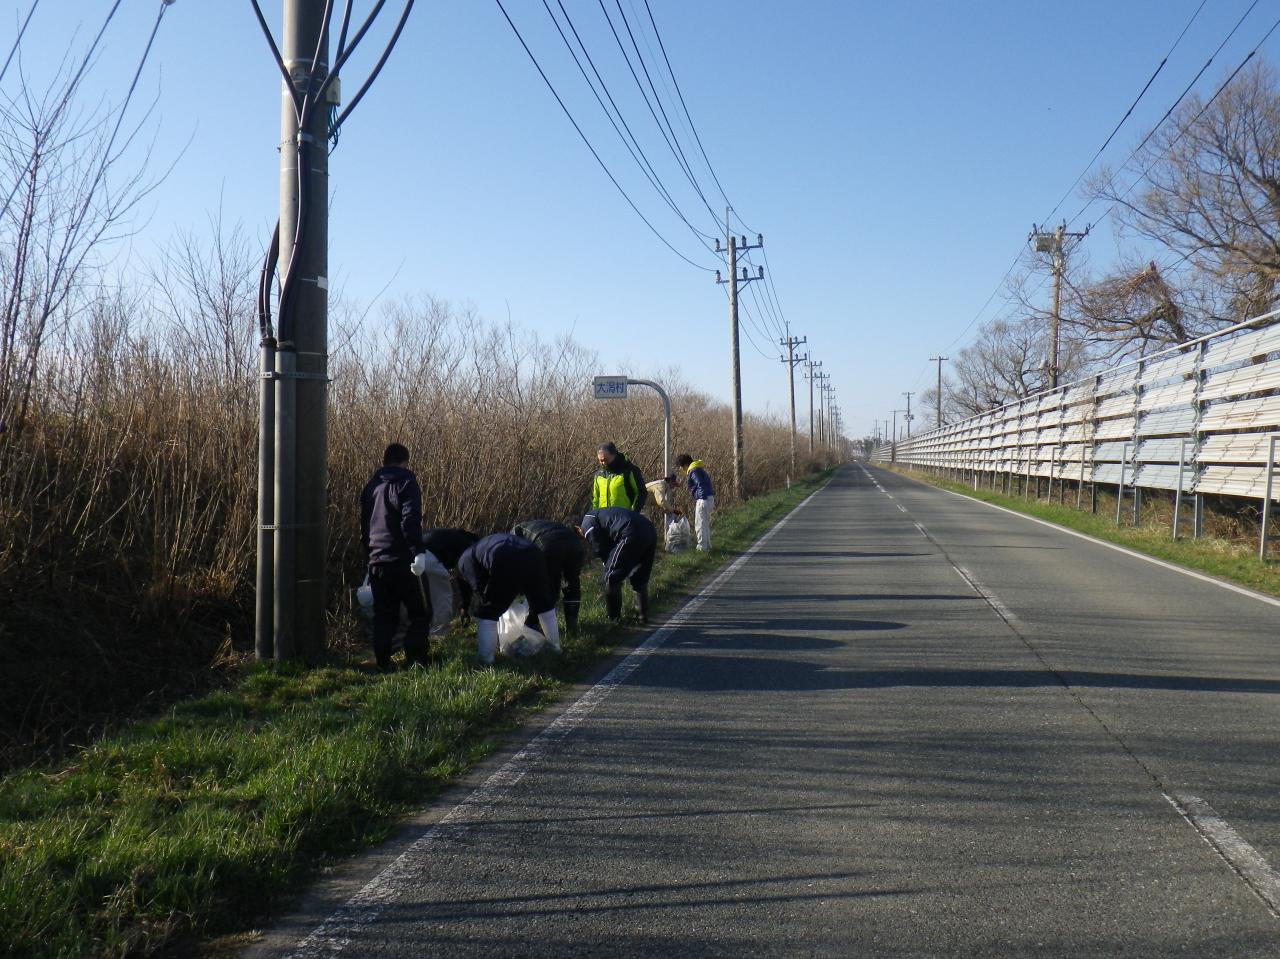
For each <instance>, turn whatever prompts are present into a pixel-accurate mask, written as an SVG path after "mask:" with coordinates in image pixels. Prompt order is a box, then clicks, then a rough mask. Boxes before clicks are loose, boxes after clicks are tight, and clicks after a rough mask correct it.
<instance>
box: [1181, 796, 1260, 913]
mask: <svg viewBox="0 0 1280 959" xmlns="http://www.w3.org/2000/svg"><path fill="white" fill-rule="evenodd" d="M1163 796H1164V798H1165V799H1167V800H1168V801H1169V804H1170V805H1171V806H1173V808H1174V809H1176V810H1177V811H1178V815H1180V816H1181V817H1182V818H1183V819H1185V820H1186V821H1187V822H1188V823H1189V824H1190V825H1191V828H1192V829H1194V830H1195V831H1196V832H1198V833H1199V834H1200V838H1201V839H1203V840H1204V841H1205V842H1206V843H1208V844H1209V845H1210V846H1211V847H1213V850H1214V851H1215V852H1216V853H1217V854H1218V855H1219V856H1221V857H1222V858H1223V859H1224V860H1226V863H1227V865H1228V866H1230V867H1231V868H1232V870H1234V871H1235V872H1236V873H1237V874H1238V875H1239V876H1240V878H1241V879H1243V880H1244V881H1245V884H1246V885H1247V886H1248V887H1249V888H1250V889H1252V890H1253V891H1254V893H1256V894H1257V896H1258V898H1259V899H1261V900H1262V901H1263V902H1264V903H1266V905H1267V908H1268V910H1269V911H1270V912H1271V914H1272V915H1273V916H1275V917H1276V918H1277V919H1280V874H1277V873H1276V871H1275V869H1273V868H1272V867H1271V864H1270V863H1268V862H1267V860H1266V859H1264V858H1263V857H1262V854H1261V853H1259V852H1258V850H1256V849H1254V848H1253V846H1251V845H1249V843H1248V842H1246V841H1245V840H1244V839H1242V838H1241V836H1240V834H1239V833H1237V832H1236V831H1235V830H1234V829H1232V828H1231V826H1230V824H1228V823H1227V821H1226V820H1225V819H1223V818H1222V817H1221V816H1219V815H1218V814H1217V812H1215V811H1214V808H1213V807H1212V806H1210V805H1209V804H1208V803H1207V802H1205V801H1204V800H1203V799H1200V798H1199V797H1197V796H1191V795H1188V794H1186V793H1172V794H1170V793H1163Z"/></svg>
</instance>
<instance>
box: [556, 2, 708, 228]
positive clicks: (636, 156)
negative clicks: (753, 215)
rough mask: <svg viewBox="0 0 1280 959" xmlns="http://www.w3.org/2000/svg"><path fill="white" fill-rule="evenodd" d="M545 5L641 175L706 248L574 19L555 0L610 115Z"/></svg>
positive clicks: (574, 60)
mask: <svg viewBox="0 0 1280 959" xmlns="http://www.w3.org/2000/svg"><path fill="white" fill-rule="evenodd" d="M542 5H543V7H544V8H545V9H546V11H547V15H548V16H550V17H551V20H552V22H553V23H555V25H556V30H557V31H558V32H559V33H560V39H561V40H563V41H564V44H565V47H566V48H567V49H568V51H569V55H570V56H571V57H573V62H574V63H575V64H576V65H577V67H578V72H579V73H581V74H582V78H583V79H584V80H586V81H587V86H589V87H590V88H591V92H592V94H593V95H594V96H595V98H596V102H597V103H599V104H600V109H601V110H603V111H604V114H605V116H606V117H607V118H608V120H609V123H610V125H611V126H612V127H613V130H614V132H615V133H617V134H618V138H619V139H620V140H622V145H623V146H624V147H626V148H627V152H628V153H630V154H631V158H632V159H633V160H635V162H636V165H637V166H639V167H640V172H642V173H643V174H644V175H645V177H646V178H647V179H648V180H649V182H650V183H651V184H652V185H653V188H654V189H655V190H657V191H658V194H659V195H660V196H661V197H662V199H663V200H664V201H665V202H666V204H667V206H669V207H670V208H671V210H672V211H673V212H674V213H675V215H676V216H678V217H679V218H680V219H681V220H683V221H684V224H685V226H687V227H688V228H689V229H690V230H692V231H693V232H694V235H695V236H697V237H698V238H699V242H702V243H703V245H704V246H705V245H706V243H705V241H706V240H707V239H711V235H710V234H709V233H704V232H703V231H701V230H699V229H698V228H697V227H696V226H694V225H693V223H691V222H690V221H689V218H688V217H686V216H685V215H684V212H683V211H682V210H681V209H680V207H679V206H678V205H677V204H676V201H675V199H674V198H673V197H672V195H671V191H670V190H668V189H667V187H666V185H665V184H664V183H663V182H662V178H661V177H660V176H659V175H658V172H657V170H656V169H655V168H654V166H653V163H652V162H651V161H650V160H649V157H648V156H647V155H646V154H645V152H644V148H643V147H641V146H640V141H639V140H638V139H637V138H636V135H635V133H634V132H633V131H632V129H631V126H630V125H629V124H628V123H627V120H626V117H624V116H623V115H622V110H621V109H620V108H619V107H618V104H617V101H616V100H614V98H613V94H612V93H610V92H609V86H608V84H606V83H605V81H604V77H602V76H601V75H600V71H599V70H598V69H596V65H595V61H594V60H593V59H592V57H591V54H590V52H588V50H587V47H586V44H585V43H583V42H582V37H581V36H579V34H578V28H577V27H575V26H574V23H573V19H572V18H571V17H570V16H569V12H568V11H567V10H565V8H564V4H563V3H562V2H561V0H556V5H557V6H559V8H560V12H561V13H562V14H563V15H564V18H565V21H566V22H567V23H568V24H569V30H570V32H572V33H573V37H574V39H575V40H577V42H578V46H579V47H581V48H582V53H583V56H585V57H586V59H587V63H588V64H589V65H590V67H591V71H592V73H594V74H595V77H596V80H597V81H598V82H599V84H600V88H601V89H602V90H603V91H604V95H605V97H607V98H608V100H609V103H610V104H611V105H612V106H613V112H610V110H609V108H608V107H606V106H605V104H604V100H602V99H601V97H600V93H599V92H598V91H597V90H596V84H595V83H593V82H592V80H591V77H589V76H588V75H587V71H586V69H585V68H584V67H583V66H582V61H581V60H580V59H579V58H578V54H577V51H576V50H574V48H573V44H571V43H570V42H569V38H568V37H567V36H566V35H565V32H564V29H563V28H562V27H561V26H560V21H559V19H558V18H557V17H556V15H555V13H554V11H552V9H551V5H550V4H549V3H548V2H547V0H542ZM614 113H616V114H617V117H618V118H617V120H615V119H614ZM619 122H621V124H622V128H621V129H620V128H619V127H618V123H619ZM624 129H625V130H626V135H623V132H622V131H623V130H624ZM628 136H629V137H630V140H628V138H627V137H628ZM633 144H634V146H633ZM708 249H710V247H708Z"/></svg>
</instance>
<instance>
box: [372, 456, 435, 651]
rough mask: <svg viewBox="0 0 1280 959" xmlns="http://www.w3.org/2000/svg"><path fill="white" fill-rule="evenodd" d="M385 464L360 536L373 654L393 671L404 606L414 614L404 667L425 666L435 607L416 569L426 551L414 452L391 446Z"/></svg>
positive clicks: (407, 635) (376, 478)
mask: <svg viewBox="0 0 1280 959" xmlns="http://www.w3.org/2000/svg"><path fill="white" fill-rule="evenodd" d="M382 463H383V465H382V468H381V469H380V470H378V471H377V472H375V473H374V474H373V476H372V478H371V479H370V480H369V482H368V483H367V484H365V488H364V491H363V492H362V493H361V494H360V535H361V539H362V541H363V542H364V548H365V552H366V553H367V554H368V556H369V586H370V588H371V589H372V590H373V655H374V658H375V659H376V660H377V661H378V668H379V669H381V670H383V671H386V670H389V669H390V668H391V640H392V637H393V636H395V633H396V628H397V627H398V626H399V624H400V606H401V605H402V604H403V605H404V607H405V609H406V610H408V613H409V624H408V628H407V630H406V632H405V637H404V656H405V663H406V665H412V664H414V663H423V664H425V662H426V658H427V650H428V647H427V642H428V640H427V634H428V631H429V630H430V628H431V607H430V605H429V603H428V602H427V600H426V597H425V596H424V595H423V592H422V582H421V581H420V580H419V579H418V577H417V576H415V575H414V572H413V570H412V568H411V567H412V564H413V560H414V557H415V556H416V555H417V554H418V553H420V552H421V551H422V491H421V490H420V489H419V488H418V478H417V477H416V476H414V475H413V473H412V472H410V471H409V469H407V465H408V463H409V451H408V450H407V449H405V448H404V447H403V446H401V445H400V444H399V443H392V444H391V445H390V446H388V447H387V450H386V453H385V454H384V455H383V457H382Z"/></svg>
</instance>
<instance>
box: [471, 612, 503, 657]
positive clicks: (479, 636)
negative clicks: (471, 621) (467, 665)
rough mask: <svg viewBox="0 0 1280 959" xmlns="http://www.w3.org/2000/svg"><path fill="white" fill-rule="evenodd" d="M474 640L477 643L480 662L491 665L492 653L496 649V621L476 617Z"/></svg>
mask: <svg viewBox="0 0 1280 959" xmlns="http://www.w3.org/2000/svg"><path fill="white" fill-rule="evenodd" d="M476 641H477V643H478V645H479V652H480V662H482V663H484V664H485V665H486V666H491V665H493V655H494V653H496V652H497V651H498V621H497V620H496V619H477V620H476Z"/></svg>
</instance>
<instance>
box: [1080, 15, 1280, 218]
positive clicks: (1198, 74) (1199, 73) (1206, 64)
mask: <svg viewBox="0 0 1280 959" xmlns="http://www.w3.org/2000/svg"><path fill="white" fill-rule="evenodd" d="M1257 5H1258V0H1253V2H1252V3H1251V4H1249V6H1248V9H1246V10H1245V12H1244V13H1242V14H1241V15H1240V19H1239V20H1237V21H1236V25H1235V26H1234V27H1232V28H1231V32H1230V33H1228V34H1227V35H1226V37H1225V38H1224V39H1223V41H1222V42H1221V43H1220V44H1218V47H1217V49H1216V50H1214V51H1213V53H1211V54H1210V55H1209V59H1208V60H1206V61H1205V62H1204V66H1202V67H1201V68H1200V69H1199V70H1198V71H1197V72H1196V75H1195V76H1194V77H1192V78H1191V82H1190V83H1188V84H1187V85H1186V87H1185V88H1184V89H1183V91H1182V92H1181V93H1180V94H1178V99H1176V100H1174V101H1173V105H1172V106H1171V107H1169V109H1168V110H1166V111H1165V113H1164V116H1162V117H1161V118H1160V120H1159V121H1158V122H1157V123H1156V125H1155V126H1153V127H1152V128H1151V129H1150V130H1149V131H1147V135H1146V136H1144V137H1143V138H1142V141H1141V142H1140V143H1139V144H1138V145H1137V146H1136V147H1134V148H1133V151H1132V152H1131V153H1130V154H1129V156H1128V158H1126V159H1125V161H1124V163H1122V164H1121V165H1120V169H1122V170H1123V169H1124V168H1125V167H1127V166H1128V165H1129V163H1130V162H1131V161H1132V160H1133V159H1134V157H1136V156H1137V155H1138V154H1139V153H1140V152H1141V151H1142V148H1143V147H1145V146H1146V145H1147V143H1148V141H1150V139H1151V138H1152V137H1153V136H1155V134H1156V131H1157V130H1159V129H1160V128H1161V127H1162V126H1164V122H1165V121H1166V120H1168V119H1169V117H1171V116H1173V112H1174V111H1175V110H1176V109H1178V105H1179V104H1180V103H1182V101H1183V100H1184V99H1186V96H1187V94H1188V93H1190V92H1191V88H1192V87H1194V86H1195V85H1196V83H1197V82H1199V80H1200V78H1201V77H1202V76H1204V73H1205V71H1206V70H1208V69H1209V67H1210V65H1211V64H1212V63H1213V61H1214V58H1215V57H1217V55H1218V54H1219V53H1221V52H1222V48H1223V47H1225V46H1226V45H1227V44H1228V43H1229V42H1230V41H1231V38H1232V37H1234V36H1235V35H1236V31H1237V30H1239V29H1240V25H1241V24H1243V23H1244V21H1245V19H1246V18H1247V17H1248V16H1249V14H1251V13H1252V12H1253V8H1254V7H1256V6H1257ZM1272 29H1274V27H1273V28H1272ZM1270 35H1271V31H1267V36H1270ZM1263 42H1264V43H1265V42H1266V38H1265V37H1264V38H1263ZM1259 46H1261V44H1259ZM1255 52H1256V50H1255ZM1249 56H1250V57H1251V56H1253V54H1252V53H1251V54H1249ZM1245 59H1246V60H1248V59H1249V57H1245ZM1241 66H1243V64H1241ZM1236 72H1239V67H1237V68H1236ZM1233 76H1234V74H1233ZM1214 96H1217V94H1214ZM1094 202H1095V201H1094V200H1093V199H1090V200H1089V202H1088V203H1086V204H1085V205H1084V206H1083V207H1081V208H1080V210H1079V212H1077V213H1076V215H1075V216H1073V217H1072V218H1071V219H1070V220H1068V221H1067V225H1068V226H1071V225H1072V224H1073V223H1075V222H1076V220H1078V219H1080V217H1081V216H1083V215H1084V212H1085V210H1087V209H1089V207H1090V206H1092V205H1093V203H1094ZM1114 207H1115V204H1114V203H1113V204H1112V205H1111V207H1108V208H1107V213H1110V212H1111V210H1112V209H1114ZM1106 215H1107V214H1106V213H1104V214H1103V216H1104V217H1105V216H1106Z"/></svg>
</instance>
